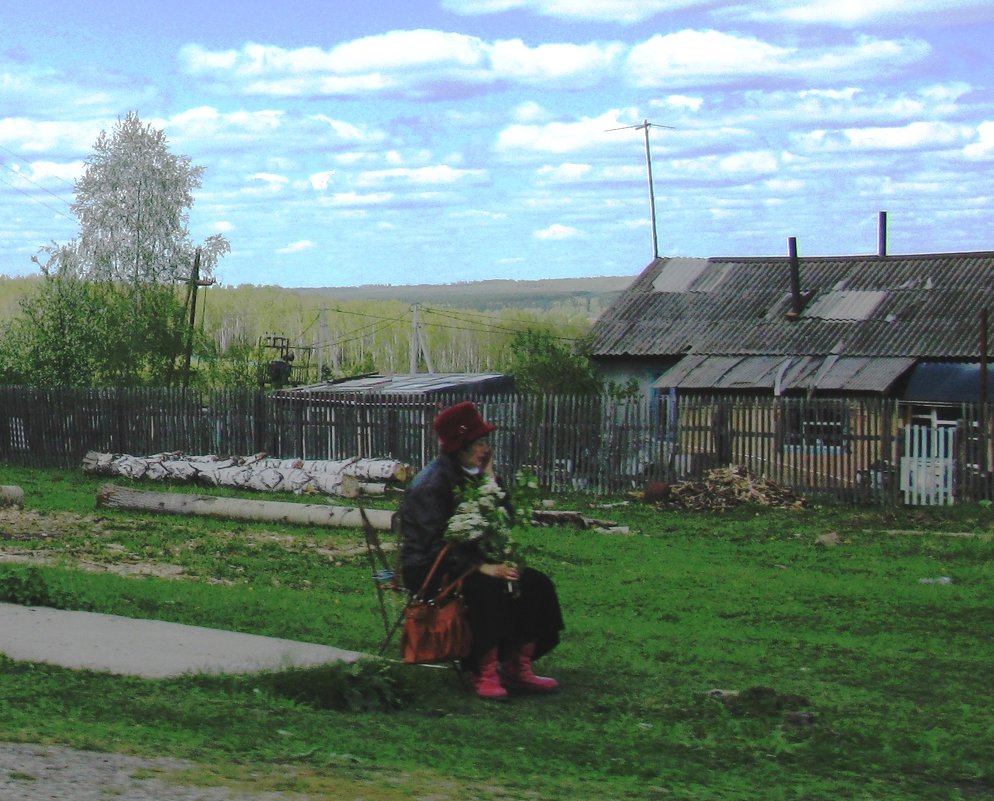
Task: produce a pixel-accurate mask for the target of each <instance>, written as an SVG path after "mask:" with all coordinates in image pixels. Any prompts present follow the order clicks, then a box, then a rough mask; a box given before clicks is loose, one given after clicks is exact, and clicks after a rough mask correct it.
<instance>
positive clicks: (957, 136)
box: [793, 122, 975, 152]
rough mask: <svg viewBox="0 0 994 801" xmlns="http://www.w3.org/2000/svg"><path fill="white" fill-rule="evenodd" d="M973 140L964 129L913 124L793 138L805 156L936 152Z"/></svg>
mask: <svg viewBox="0 0 994 801" xmlns="http://www.w3.org/2000/svg"><path fill="white" fill-rule="evenodd" d="M974 136H975V134H974V131H973V130H972V129H971V128H969V127H966V126H961V125H951V124H949V123H945V122H912V123H909V124H908V125H902V126H893V127H868V128H845V129H841V130H825V129H821V130H815V131H811V132H809V133H804V134H799V135H797V136H795V137H794V138H793V141H794V143H795V144H796V146H797V147H798V148H799V149H800V150H802V151H807V152H835V151H853V150H864V151H874V150H939V149H946V148H954V147H959V146H961V145H962V146H968V144H969V142H970V140H971V139H973V138H974Z"/></svg>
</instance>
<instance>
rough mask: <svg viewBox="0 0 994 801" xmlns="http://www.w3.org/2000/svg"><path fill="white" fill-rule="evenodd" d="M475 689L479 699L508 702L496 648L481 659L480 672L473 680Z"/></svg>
mask: <svg viewBox="0 0 994 801" xmlns="http://www.w3.org/2000/svg"><path fill="white" fill-rule="evenodd" d="M473 687H474V688H475V689H476V695H477V697H478V698H485V699H486V700H488V701H506V700H507V690H505V689H504V688H503V687H502V686H501V683H500V675H499V674H498V672H497V649H496V648H494V649H493V650H492V651H488V652H487V653H486V654H484V655H483V656H482V657H480V671H479V673H477V674H476V678H475V679H473Z"/></svg>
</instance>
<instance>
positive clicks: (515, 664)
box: [501, 642, 559, 693]
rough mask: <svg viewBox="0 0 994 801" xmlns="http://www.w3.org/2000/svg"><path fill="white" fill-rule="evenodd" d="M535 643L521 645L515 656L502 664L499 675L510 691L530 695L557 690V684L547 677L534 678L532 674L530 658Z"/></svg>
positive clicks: (533, 651) (532, 654) (533, 652)
mask: <svg viewBox="0 0 994 801" xmlns="http://www.w3.org/2000/svg"><path fill="white" fill-rule="evenodd" d="M534 654H535V643H533V642H530V643H528V644H527V645H522V646H521V648H520V649H519V650H518V652H517V653H516V654H513V655H512V656H511V658H510V659H508V660H507V661H505V662H504V664H503V665H502V666H501V673H502V674H503V677H504V684H505V686H507V687H509V688H511V689H512V690H519V691H522V692H532V693H551V692H555V691H556V690H557V689H559V682H558V681H556V680H555V679H551V678H549V677H548V676H536V675H535V674H534V673H533V672H532V657H533V656H534Z"/></svg>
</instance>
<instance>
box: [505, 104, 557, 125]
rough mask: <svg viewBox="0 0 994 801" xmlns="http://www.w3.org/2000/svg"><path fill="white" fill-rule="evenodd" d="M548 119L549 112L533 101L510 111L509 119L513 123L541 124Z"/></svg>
mask: <svg viewBox="0 0 994 801" xmlns="http://www.w3.org/2000/svg"><path fill="white" fill-rule="evenodd" d="M548 118H549V112H548V111H547V110H546V109H545V108H544V107H543V106H540V105H539V104H538V103H536V102H535V101H534V100H529V101H527V102H525V103H522V104H520V105H518V106H515V108H514V109H512V111H511V119H513V120H514V121H515V122H543V121H545V120H547V119H548Z"/></svg>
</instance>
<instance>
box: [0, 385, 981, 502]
mask: <svg viewBox="0 0 994 801" xmlns="http://www.w3.org/2000/svg"><path fill="white" fill-rule="evenodd" d="M464 399H465V396H458V397H456V396H444V395H433V396H411V395H379V396H363V395H353V394H335V393H327V394H311V395H309V396H306V397H304V396H298V395H293V394H284V395H282V396H281V395H273V394H267V393H260V392H256V391H212V392H202V391H193V390H160V389H117V390H107V389H70V388H66V389H42V388H33V387H10V386H8V387H0V462H5V463H8V464H14V465H23V466H60V467H69V468H72V467H78V466H79V465H80V464H81V462H82V459H83V456H84V455H85V453H86V452H87V451H89V450H96V451H102V452H109V453H129V454H133V455H149V454H154V453H162V452H169V451H179V452H183V453H186V454H218V455H249V454H254V453H260V452H265V453H268V454H270V455H272V456H275V457H279V458H305V459H344V458H349V457H353V456H363V457H384V458H386V457H389V458H395V459H399V460H401V461H404V462H406V463H409V464H411V465H412V466H414V467H416V468H419V467H421V466H423V465H424V464H426V463H427V462H428V461H429V460H430V459H431V458H432V457H433V456H434V455H435V453H436V438H435V436H434V434H433V432H432V430H431V422H432V420H433V419H434V416H435V415H436V414H437V412H438V410H439V409H440V408H443V407H444V406H446V405H448V404H450V403H452V402H455V401H458V400H464ZM472 400H474V401H476V402H477V403H478V404H479V406H480V407H481V409H482V411H483V414H484V416H485V417H486V418H487V419H489V420H491V421H493V422H494V423H496V424H497V425H498V426H499V428H498V430H497V431H496V432H494V434H493V435H492V439H493V440H494V442H495V446H496V449H497V455H498V466H499V468H500V469H501V470H502V471H503V472H505V473H508V472H512V471H514V470H517V469H518V468H520V467H523V466H528V467H530V468H531V469H533V470H534V471H535V472H536V473H537V474H538V476H539V479H540V481H541V482H542V484H543V485H544V486H545V487H547V488H549V489H550V490H552V491H562V490H570V491H579V492H590V493H608V492H618V491H625V490H633V489H640V488H642V487H643V486H644V485H645V483H646V482H647V481H650V480H659V481H671V482H672V481H677V480H684V479H688V478H697V477H700V476H702V475H703V474H704V473H705V471H707V470H708V469H710V468H714V467H721V466H727V465H736V466H741V467H743V468H745V469H746V470H747V471H749V472H750V473H751V474H753V475H756V476H762V477H765V478H768V479H770V480H772V481H774V482H776V483H778V484H781V485H784V486H787V487H790V488H792V489H794V490H796V491H797V492H799V493H801V494H804V495H829V496H834V497H837V498H840V499H844V500H850V501H854V502H872V503H900V502H902V501H903V500H906V498H907V496H906V494H905V495H902V487H901V472H900V465H901V460H902V458H905V454H904V449H905V447H906V446H905V445H904V442H905V438H904V437H903V436H902V430H903V428H904V424H905V420H904V419H903V417H902V415H905V416H906V415H907V414H908V412H907V410H904V409H902V408H901V406H900V404H899V403H898V402H896V401H894V400H892V399H881V398H843V399H815V400H811V399H805V398H774V397H739V398H731V397H727V396H696V395H695V396H690V395H687V396H680V397H676V396H662V397H659V398H657V399H655V400H654V401H651V402H650V401H647V400H644V399H639V400H626V401H620V400H614V399H611V398H607V397H579V396H528V395H500V396H480V397H475V398H472ZM947 416H948V415H947ZM955 417H956V420H957V425H956V426H955V436H954V438H953V439H952V440H951V441H952V445H951V450H952V454H951V458H952V468H951V476H952V486H953V487H954V489H951V490H950V491H949V492H947V493H944V494H942V495H940V496H936V495H934V494H931V493H929V492H923V493H922V492H919V493H918V494H917V495H915V497H916V498H924V499H925V500H924V501H922V500H918V501H916V502H933V501H930V500H929V499H933V498H936V497H941V498H942V500H941V501H934V502H944V503H945V502H950V501H951V499H952V498H953V497H955V498H956V499H962V500H970V499H980V498H990V497H991V496H992V491H991V480H990V465H991V457H990V441H989V437H986V436H984V435H983V433H982V432H984V431H985V430H986V428H987V423H986V422H984V421H987V420H990V419H991V415H990V413H989V411H988V410H987V409H981V408H979V406H978V405H964V406H962V407H959V408H957V409H956V410H955ZM915 456H916V457H918V458H922V457H923V456H924V457H927V456H928V454H924V455H923V454H921V453H918V454H915ZM946 457H949V454H946ZM917 475H918V479H917V480H919V481H920V480H921V471H918V474H917ZM947 496H948V497H947Z"/></svg>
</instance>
